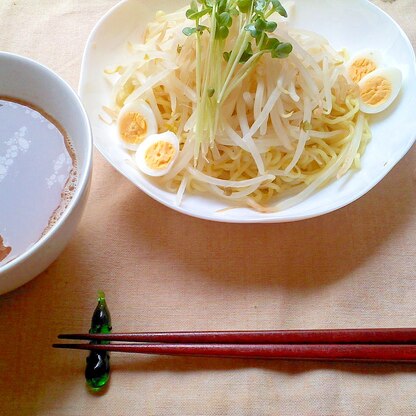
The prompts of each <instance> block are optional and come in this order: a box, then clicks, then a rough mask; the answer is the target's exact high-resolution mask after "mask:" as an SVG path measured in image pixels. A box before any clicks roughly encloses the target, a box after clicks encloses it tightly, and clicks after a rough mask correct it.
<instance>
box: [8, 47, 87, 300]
mask: <svg viewBox="0 0 416 416" xmlns="http://www.w3.org/2000/svg"><path fill="white" fill-rule="evenodd" d="M0 68H1V71H0V96H10V97H14V98H17V99H21V100H24V101H27V102H29V103H31V104H33V105H34V106H36V107H38V108H41V109H42V110H44V111H45V112H46V113H47V114H49V115H50V116H52V117H53V118H54V119H55V120H56V121H58V123H60V124H61V126H62V127H63V128H64V129H65V131H66V132H67V134H68V135H69V137H71V142H72V144H73V147H74V150H75V153H76V156H77V163H78V185H77V188H76V191H75V193H74V195H73V198H72V199H71V201H70V203H69V206H68V208H67V209H66V210H65V211H64V213H63V214H62V215H61V217H60V218H59V220H58V221H57V223H56V224H55V225H54V226H53V227H52V229H51V230H50V231H49V232H47V233H46V235H45V236H43V237H42V238H41V239H40V240H39V241H37V242H36V243H35V244H34V245H33V246H32V247H30V248H29V249H28V250H27V251H26V252H24V253H23V254H22V255H20V256H19V257H17V258H15V259H13V260H11V261H10V262H9V263H6V264H5V265H3V266H1V267H0V294H2V293H5V292H8V291H10V290H13V289H15V288H17V287H19V286H21V285H23V284H24V283H26V282H28V281H29V280H30V279H32V278H33V277H35V276H36V275H38V274H39V273H40V272H42V271H43V270H44V269H46V267H48V266H49V265H50V264H51V263H52V261H53V260H55V259H56V257H57V256H58V255H59V254H60V253H61V251H62V250H63V249H64V247H65V246H66V244H67V243H68V241H69V239H70V238H71V236H72V234H73V232H74V230H75V228H76V226H77V224H78V222H79V220H80V218H81V214H82V211H83V209H84V206H85V203H86V200H87V196H88V190H89V185H90V179H91V167H92V135H91V128H90V124H89V121H88V117H87V114H86V112H85V110H84V108H83V106H82V103H81V101H80V100H79V98H78V96H77V95H76V93H75V92H74V91H73V90H72V88H71V87H70V86H69V85H68V84H67V83H66V82H65V81H64V80H62V79H61V78H60V77H59V76H58V75H56V74H55V73H54V72H52V71H51V70H50V69H48V68H46V67H45V66H43V65H41V64H39V63H36V62H34V61H32V60H31V59H28V58H24V57H21V56H18V55H15V54H11V53H6V52H0ZM0 207H1V205H0Z"/></svg>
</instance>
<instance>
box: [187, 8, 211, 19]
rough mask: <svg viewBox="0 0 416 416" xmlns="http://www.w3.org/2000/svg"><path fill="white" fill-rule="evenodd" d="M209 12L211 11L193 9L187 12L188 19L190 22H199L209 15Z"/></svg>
mask: <svg viewBox="0 0 416 416" xmlns="http://www.w3.org/2000/svg"><path fill="white" fill-rule="evenodd" d="M208 12H209V9H203V10H200V11H198V10H193V9H188V10H187V11H186V13H185V14H186V17H187V18H188V19H190V20H197V19H200V18H201V17H203V16H205V15H206V14H207V13H208Z"/></svg>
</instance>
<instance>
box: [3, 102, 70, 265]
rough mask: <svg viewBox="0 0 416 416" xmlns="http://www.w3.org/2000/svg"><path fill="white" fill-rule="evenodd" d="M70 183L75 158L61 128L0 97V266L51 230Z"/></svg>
mask: <svg viewBox="0 0 416 416" xmlns="http://www.w3.org/2000/svg"><path fill="white" fill-rule="evenodd" d="M76 184H77V164H76V157H75V153H74V151H73V148H72V146H71V142H70V139H69V137H68V135H67V134H66V133H65V131H64V130H63V129H62V127H61V126H60V125H59V124H58V123H57V122H56V121H55V120H53V119H52V117H50V116H49V115H47V114H45V112H43V111H42V110H41V109H38V108H35V107H34V106H33V105H31V104H29V103H26V102H23V101H20V100H15V99H13V98H9V97H0V266H2V265H4V264H6V263H8V262H9V261H11V260H13V259H14V258H16V257H18V256H20V255H21V254H23V253H24V252H25V251H26V250H28V249H29V248H30V247H31V246H32V245H33V244H34V243H36V242H37V241H38V240H39V239H40V238H41V237H42V236H43V235H44V234H45V233H47V232H48V231H49V230H50V229H51V227H52V226H53V225H54V224H55V222H56V221H57V220H58V218H59V217H60V216H61V215H62V213H63V212H64V210H65V208H66V207H67V206H68V203H69V202H70V200H71V198H72V195H73V193H74V191H75V188H76Z"/></svg>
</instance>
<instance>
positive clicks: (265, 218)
mask: <svg viewBox="0 0 416 416" xmlns="http://www.w3.org/2000/svg"><path fill="white" fill-rule="evenodd" d="M134 1H135V0H121V1H119V2H118V3H116V4H115V5H114V6H112V7H111V8H110V9H109V10H108V11H107V12H106V13H105V14H104V15H103V16H102V17H101V18H100V19H99V20H98V21H97V22H96V24H95V25H94V27H93V29H92V30H91V32H90V34H89V36H88V39H87V42H86V46H85V49H84V53H83V57H82V64H81V73H80V79H79V84H78V94H79V95H80V97H81V99H83V95H84V87H85V85H86V83H87V81H86V78H87V71H86V68H87V67H88V59H89V53H90V50H91V49H92V48H94V47H95V46H96V45H95V43H94V38H95V36H96V34H97V32H98V31H99V30H100V29H101V26H102V24H103V23H105V21H106V20H107V19H109V18H110V17H111V16H112V15H113V13H114V12H115V11H117V10H119V9H122V8H123V7H124V6H125V5H126V4H129V3H131V2H134ZM354 1H355V2H356V3H358V4H360V5H362V6H363V7H367V8H369V9H372V10H373V11H374V12H376V13H379V14H381V15H383V16H384V17H385V18H387V19H388V20H390V22H391V23H392V24H393V25H394V26H395V27H396V28H397V30H398V31H399V33H400V34H401V36H402V38H403V40H404V42H405V44H406V48H407V50H408V53H409V57H411V58H412V64H413V65H412V67H413V70H414V71H415V73H416V55H415V50H414V48H413V46H412V43H411V42H410V39H409V37H408V36H407V34H406V32H405V31H404V30H403V29H402V28H401V26H400V25H399V24H398V23H397V22H396V21H395V20H394V19H393V18H392V16H390V15H389V14H388V13H387V12H385V11H384V10H383V9H381V8H380V7H379V6H377V5H375V4H374V3H372V2H368V1H366V0H354ZM415 141H416V132H415V133H414V135H413V139H409V141H408V143H407V144H406V146H403V147H402V149H401V151H400V152H396V154H395V159H394V160H392V161H391V163H389V165H388V166H387V167H386V169H385V170H384V172H382V173H380V174H379V175H377V176H376V177H375V178H374V179H373V181H371V183H368V184H367V186H365V187H363V188H362V189H361V190H360V191H358V192H356V193H354V194H353V195H352V196H351V197H350V198H346V199H343V200H341V201H339V202H337V203H333V204H330V205H328V206H327V207H326V208H325V209H321V210H320V211H319V212H316V211H314V210H308V211H306V212H305V213H304V214H291V215H288V214H285V216H284V217H276V216H273V214H274V215H275V214H276V213H270V214H268V213H262V217H258V218H253V217H248V218H247V217H239V218H237V217H230V218H226V217H225V216H222V217H218V218H215V212H214V213H211V214H203V213H198V212H197V211H195V210H194V209H189V208H183V207H182V206H178V205H176V204H174V203H172V202H169V201H166V200H164V199H163V198H162V197H161V196H160V195H158V194H156V193H154V192H153V191H152V190H151V189H149V188H147V187H143V186H140V185H139V184H137V183H135V182H134V181H132V180H131V179H130V178H129V175H128V174H127V173H126V172H125V171H122V170H120V169H119V168H118V166H117V164H116V163H115V162H113V161H112V160H110V158H108V157H107V155H106V151H105V150H104V149H103V148H102V146H101V145H100V143H98V142H97V140H96V139H95V138H94V135H93V143H94V146H95V147H96V148H97V150H98V151H99V152H100V153H101V155H102V156H103V157H104V158H105V159H106V161H107V162H108V163H110V165H111V166H113V167H114V168H115V169H116V170H117V171H118V172H119V173H120V174H122V175H123V176H124V177H125V178H126V179H128V180H129V181H130V182H132V183H133V184H134V185H135V186H136V187H137V188H138V189H139V190H141V191H142V192H144V193H145V194H146V195H148V196H149V197H151V198H152V199H154V200H155V201H157V202H159V203H161V204H162V205H164V206H166V207H167V208H170V209H173V210H175V211H177V212H179V213H181V214H185V215H188V216H191V217H194V218H198V219H203V220H208V221H214V222H223V223H237V224H253V223H258V224H262V223H285V222H294V221H301V220H305V219H310V218H315V217H320V216H322V215H325V214H328V213H330V212H334V211H337V210H338V209H341V208H344V207H345V206H347V205H349V204H352V203H353V202H355V201H357V200H358V199H360V198H361V197H362V196H364V195H365V194H367V193H368V192H369V191H370V190H371V189H373V188H374V187H375V186H376V185H377V184H378V183H379V182H381V181H382V180H383V178H385V177H386V176H387V174H388V173H389V172H390V171H391V170H392V169H393V168H394V167H395V166H396V165H397V164H398V163H399V162H400V161H401V160H402V159H403V157H404V156H405V155H406V154H407V153H408V152H409V150H410V149H411V148H412V146H413V145H414V143H415ZM237 208H238V207H237Z"/></svg>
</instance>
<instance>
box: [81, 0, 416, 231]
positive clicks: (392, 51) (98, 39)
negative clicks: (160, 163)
mask: <svg viewBox="0 0 416 416" xmlns="http://www.w3.org/2000/svg"><path fill="white" fill-rule="evenodd" d="M188 3H189V1H187V0H154V1H152V2H143V1H136V0H125V1H122V2H121V3H119V4H118V5H116V6H115V7H114V8H113V9H111V10H110V11H109V12H108V13H107V14H106V15H105V16H104V17H103V18H102V19H101V20H100V21H99V22H98V24H97V25H96V27H95V28H94V30H93V32H92V33H91V35H90V38H89V40H88V44H87V46H86V49H85V54H84V59H83V65H82V72H81V81H80V87H79V91H80V95H81V98H82V100H83V102H84V104H85V106H86V110H87V112H88V114H89V116H90V120H91V124H92V129H93V133H94V143H95V146H96V147H97V148H98V149H99V151H100V152H101V153H102V154H103V156H104V157H105V158H106V159H107V160H108V161H109V162H110V163H111V164H112V165H113V166H114V167H115V168H116V169H117V170H118V171H119V172H121V173H122V174H123V175H124V176H125V177H126V178H128V179H129V180H130V181H131V182H133V183H134V184H136V185H137V186H138V187H139V188H140V189H141V190H143V191H144V192H146V193H147V194H148V195H150V196H151V197H152V198H154V199H156V200H157V201H159V202H161V203H162V204H164V205H166V206H168V207H170V208H173V209H175V210H177V211H179V212H182V213H184V214H188V215H192V216H195V217H199V218H204V219H208V220H215V221H224V222H238V223H248V222H286V221H296V220H301V219H305V218H310V217H315V216H318V215H322V214H325V213H328V212H330V211H334V210H336V209H338V208H341V207H343V206H345V205H347V204H349V203H351V202H353V201H355V200H356V199H358V198H359V197H361V196H362V195H364V194H365V193H366V192H368V191H369V190H370V189H371V188H372V187H374V186H375V185H376V184H377V183H378V182H379V181H380V180H381V179H382V178H383V177H384V176H385V175H386V174H387V173H388V172H389V171H390V170H391V169H392V168H393V166H394V165H395V164H396V163H397V162H398V161H399V160H400V159H401V158H402V157H403V156H404V155H405V153H406V152H407V151H408V150H409V149H410V147H411V146H412V145H413V143H414V141H415V134H416V118H415V117H414V109H415V108H416V65H415V55H414V51H413V48H412V46H411V44H410V42H409V39H408V38H407V36H406V35H405V33H404V32H403V31H402V29H401V28H400V27H399V25H398V24H397V23H395V22H394V21H393V20H392V19H391V18H390V16H388V15H387V14H386V13H384V12H383V11H382V10H380V9H379V8H377V7H376V6H374V5H373V4H372V3H371V2H369V1H368V0H350V1H345V0H296V10H295V15H294V19H293V25H295V26H296V27H299V28H303V29H308V30H312V31H315V32H317V33H320V34H322V35H323V36H325V37H326V38H327V39H328V40H329V41H330V43H331V44H332V45H333V46H334V47H335V48H337V49H341V48H344V47H345V48H347V49H348V50H349V51H350V52H351V53H354V52H357V51H359V50H362V49H365V48H370V49H376V50H382V51H384V53H385V56H386V57H387V58H388V60H389V61H390V63H391V65H394V66H397V67H398V68H400V70H401V71H402V73H403V78H404V81H403V86H402V91H401V94H400V96H399V98H398V100H397V102H396V103H395V104H394V105H393V107H392V108H391V109H390V110H388V111H387V112H386V113H384V114H383V115H381V116H378V117H374V118H373V119H372V123H371V127H372V132H373V139H372V141H371V142H370V144H369V146H368V147H367V149H366V151H365V154H364V156H363V157H362V169H361V170H360V171H358V172H354V173H352V174H348V175H345V177H343V178H342V179H341V180H339V181H336V182H333V183H332V184H330V185H329V186H327V187H325V188H324V189H322V190H320V191H319V192H316V193H315V194H314V195H312V196H311V197H309V198H308V199H307V200H305V201H304V202H302V203H300V204H298V205H296V206H294V207H292V208H289V209H287V210H284V211H280V212H277V213H271V214H263V213H258V212H255V211H253V210H250V209H248V208H239V209H232V210H227V211H220V210H221V209H223V208H224V207H226V203H225V202H224V201H222V200H219V199H213V198H207V197H205V196H194V195H192V196H186V197H185V198H184V200H183V203H182V205H181V206H179V207H178V206H176V205H175V195H173V194H171V193H169V192H166V191H164V190H163V189H160V188H158V187H157V186H155V185H154V184H152V183H151V182H150V181H149V180H147V178H146V177H145V176H144V175H141V174H140V173H139V172H138V171H137V170H136V169H134V168H133V167H132V166H131V165H130V164H129V163H127V162H126V160H128V159H129V156H128V155H127V153H126V151H125V150H123V149H122V148H121V147H120V146H119V145H118V143H117V140H115V137H116V136H115V135H116V130H115V127H114V126H108V125H106V124H105V123H103V122H102V121H101V120H100V119H99V117H98V114H99V113H100V112H101V109H102V106H103V105H107V106H111V104H112V103H111V98H110V91H111V87H110V85H109V83H108V82H106V80H105V78H104V75H103V71H104V69H105V68H109V67H110V68H111V67H115V66H117V65H119V64H120V63H123V62H126V61H129V60H131V57H130V56H129V54H128V51H127V41H128V40H134V41H135V42H137V39H139V36H140V34H141V33H142V32H143V31H144V29H145V26H146V24H147V23H148V22H149V21H150V20H152V18H153V17H154V13H155V12H156V11H157V10H164V11H166V12H170V11H173V10H175V9H177V8H179V7H182V6H184V5H186V4H188Z"/></svg>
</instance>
